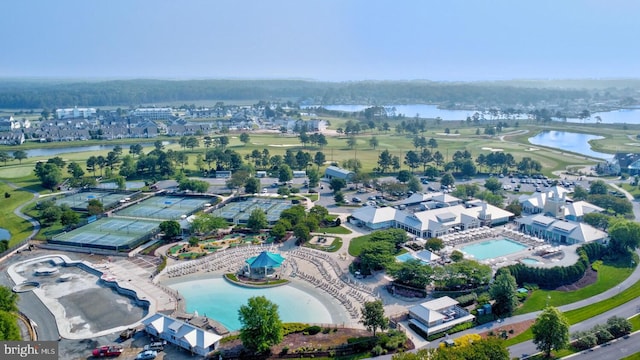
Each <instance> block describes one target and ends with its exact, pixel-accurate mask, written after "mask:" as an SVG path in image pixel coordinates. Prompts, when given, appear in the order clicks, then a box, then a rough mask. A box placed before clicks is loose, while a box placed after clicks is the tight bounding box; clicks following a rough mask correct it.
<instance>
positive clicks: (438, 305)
mask: <svg viewBox="0 0 640 360" xmlns="http://www.w3.org/2000/svg"><path fill="white" fill-rule="evenodd" d="M455 305H458V302H457V301H455V300H454V299H452V298H450V297H448V296H443V297H441V298H437V299H433V300H430V301H425V302H423V303H422V304H420V306H422V307H423V308H425V309H429V310H435V311H440V310H443V309H448V308H450V307H452V306H455Z"/></svg>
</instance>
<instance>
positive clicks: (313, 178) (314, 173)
mask: <svg viewBox="0 0 640 360" xmlns="http://www.w3.org/2000/svg"><path fill="white" fill-rule="evenodd" d="M307 179H308V180H309V189H312V188H314V187H317V186H318V183H319V182H320V173H318V170H316V169H309V170H307Z"/></svg>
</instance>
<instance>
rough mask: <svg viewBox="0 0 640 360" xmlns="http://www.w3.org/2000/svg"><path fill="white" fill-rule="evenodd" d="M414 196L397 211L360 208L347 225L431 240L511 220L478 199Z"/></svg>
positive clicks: (506, 215) (494, 207) (503, 211)
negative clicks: (403, 231)
mask: <svg viewBox="0 0 640 360" xmlns="http://www.w3.org/2000/svg"><path fill="white" fill-rule="evenodd" d="M424 196H427V197H428V198H425V197H424ZM414 197H415V198H414V199H411V198H409V199H407V200H406V201H405V202H404V203H403V204H402V205H400V206H398V208H394V207H375V206H365V207H362V208H360V209H358V210H356V211H354V212H353V214H351V218H350V222H351V223H352V224H355V225H357V226H363V227H366V228H368V229H371V230H379V229H387V228H399V229H403V230H405V231H407V232H409V233H411V234H414V235H416V236H417V237H422V238H432V237H439V236H442V235H445V234H448V233H453V232H457V231H462V230H467V229H473V228H479V227H482V226H489V227H491V226H497V225H502V224H505V223H507V222H509V221H510V220H512V219H513V217H514V214H513V213H511V212H509V211H506V210H503V209H500V208H498V207H496V206H493V205H490V204H487V203H485V202H483V201H480V200H474V201H468V202H466V203H465V204H463V203H462V200H460V199H458V198H456V197H453V196H451V195H448V194H441V193H436V194H414ZM418 198H419V199H418ZM416 204H419V205H416ZM407 205H416V206H418V207H417V208H411V207H407ZM400 208H402V209H403V210H400ZM425 209H426V210H425Z"/></svg>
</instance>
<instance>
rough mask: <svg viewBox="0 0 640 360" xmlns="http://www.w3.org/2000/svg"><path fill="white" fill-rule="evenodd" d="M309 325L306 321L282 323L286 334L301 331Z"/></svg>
mask: <svg viewBox="0 0 640 360" xmlns="http://www.w3.org/2000/svg"><path fill="white" fill-rule="evenodd" d="M308 327H309V325H307V324H304V323H284V324H282V331H283V334H284V335H289V334H295V333H301V332H303V331H305V329H306V328H308Z"/></svg>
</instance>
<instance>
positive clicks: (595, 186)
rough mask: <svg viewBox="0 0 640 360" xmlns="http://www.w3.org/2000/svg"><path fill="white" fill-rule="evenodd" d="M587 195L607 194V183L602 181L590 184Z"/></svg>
mask: <svg viewBox="0 0 640 360" xmlns="http://www.w3.org/2000/svg"><path fill="white" fill-rule="evenodd" d="M589 194H591V195H606V194H607V183H605V182H604V181H602V180H595V181H593V182H592V183H591V186H590V187H589Z"/></svg>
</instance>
